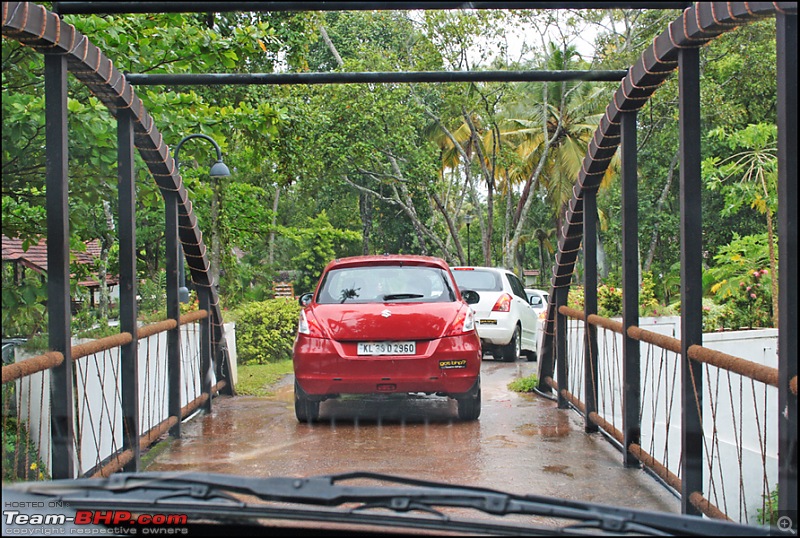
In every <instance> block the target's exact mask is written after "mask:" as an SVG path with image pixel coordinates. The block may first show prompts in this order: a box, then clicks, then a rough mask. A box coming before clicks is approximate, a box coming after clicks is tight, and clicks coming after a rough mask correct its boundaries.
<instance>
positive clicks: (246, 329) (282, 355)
mask: <svg viewBox="0 0 800 538" xmlns="http://www.w3.org/2000/svg"><path fill="white" fill-rule="evenodd" d="M299 316H300V305H299V304H298V303H297V301H293V300H291V299H284V298H281V299H270V300H268V301H261V302H256V303H250V304H247V305H244V306H242V307H240V308H238V309H237V310H236V313H235V314H234V317H235V318H236V319H237V322H236V351H237V354H238V356H239V359H240V362H241V363H242V364H267V363H271V362H278V361H281V360H286V359H291V358H292V346H293V345H294V337H295V334H296V333H297V321H298V318H299Z"/></svg>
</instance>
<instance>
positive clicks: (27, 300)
mask: <svg viewBox="0 0 800 538" xmlns="http://www.w3.org/2000/svg"><path fill="white" fill-rule="evenodd" d="M10 273H11V266H10V265H7V264H3V337H4V338H11V337H24V338H30V337H32V336H33V335H35V334H36V333H38V332H40V331H42V330H46V328H47V307H46V306H45V305H46V303H47V284H46V283H45V282H42V280H41V277H40V276H39V275H37V274H34V273H33V272H32V271H27V272H26V275H25V276H24V278H23V279H22V280H21V282H19V283H15V282H14V278H13V276H12V275H11V274H10Z"/></svg>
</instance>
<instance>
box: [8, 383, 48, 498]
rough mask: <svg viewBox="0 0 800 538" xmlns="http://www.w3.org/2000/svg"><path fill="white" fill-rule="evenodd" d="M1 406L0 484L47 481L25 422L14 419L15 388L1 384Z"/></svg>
mask: <svg viewBox="0 0 800 538" xmlns="http://www.w3.org/2000/svg"><path fill="white" fill-rule="evenodd" d="M2 390H3V394H2V398H3V401H2V405H3V419H2V427H3V436H2V437H3V439H2V442H3V445H2V451H3V454H2V458H3V482H17V481H32V480H49V479H50V476H49V473H48V471H47V468H46V467H45V465H44V463H42V459H41V457H40V456H39V450H38V449H37V448H36V443H35V442H34V441H33V439H31V436H30V432H29V431H28V428H27V426H26V425H25V423H24V422H22V421H20V420H19V418H18V417H17V416H16V403H17V402H16V398H17V394H16V384H14V383H4V384H3V389H2Z"/></svg>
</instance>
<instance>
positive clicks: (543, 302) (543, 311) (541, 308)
mask: <svg viewBox="0 0 800 538" xmlns="http://www.w3.org/2000/svg"><path fill="white" fill-rule="evenodd" d="M525 293H526V294H527V295H528V302H529V303H530V304H531V306H532V307H533V309H534V310H536V314H537V315H538V316H539V321H543V320H544V318H545V317H547V301H549V300H550V293H549V292H546V291H544V290H537V289H534V288H525Z"/></svg>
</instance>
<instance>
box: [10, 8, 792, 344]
mask: <svg viewBox="0 0 800 538" xmlns="http://www.w3.org/2000/svg"><path fill="white" fill-rule="evenodd" d="M45 5H48V7H50V6H49V4H45ZM677 16H678V12H676V11H671V10H630V11H623V10H613V11H593V10H587V11H568V10H552V11H529V12H520V11H503V12H500V11H497V12H495V11H489V10H478V11H468V10H464V11H462V10H454V11H430V12H421V11H414V12H402V11H391V12H388V11H383V12H366V11H364V12H361V11H359V12H324V13H312V12H290V13H225V14H215V15H207V14H158V13H153V14H141V15H135V14H126V15H113V16H111V15H102V16H101V15H75V16H66V17H65V20H66V21H68V22H69V23H71V24H74V25H75V26H76V28H77V29H78V30H79V31H81V32H83V33H85V34H86V35H87V36H88V37H89V38H90V39H91V40H92V42H94V43H95V44H97V45H98V46H99V47H100V48H101V49H102V50H103V51H104V52H105V53H106V54H107V55H108V56H109V57H110V58H112V59H113V60H114V63H115V65H116V66H117V67H118V68H119V69H120V70H122V71H125V72H132V73H203V72H212V73H213V72H276V71H285V72H327V71H344V72H356V71H400V70H408V71H436V70H476V69H511V70H515V69H589V68H597V69H620V68H626V67H628V66H629V65H631V64H632V63H633V62H634V61H635V60H636V59H637V58H638V56H639V54H640V53H641V52H642V50H643V49H644V48H645V47H646V46H647V45H649V43H650V42H651V41H652V39H653V36H654V35H656V34H657V33H660V32H661V31H662V30H663V29H664V28H665V26H666V24H667V22H669V21H671V20H673V19H675V18H676V17H677ZM519 28H525V35H526V37H527V41H526V46H523V47H522V48H521V49H519V50H518V49H516V48H514V47H509V43H513V42H515V41H514V39H513V38H512V35H513V34H514V32H515V31H516V30H517V29H519ZM587 36H591V38H592V42H591V43H588V42H586V37H587ZM2 47H3V59H2V61H3V74H2V94H3V98H2V110H3V141H2V142H3V144H2V146H3V147H2V181H3V191H2V195H3V198H2V204H3V209H2V211H3V234H4V235H6V236H9V237H21V238H23V239H24V240H33V239H34V238H36V237H38V236H41V235H43V234H44V233H45V219H44V217H43V216H44V212H45V210H44V174H43V171H44V164H45V163H44V123H45V118H44V95H43V76H42V72H43V67H42V66H43V62H42V57H41V55H40V54H38V53H36V52H34V51H32V50H30V49H29V48H26V47H24V46H21V45H20V44H19V43H17V42H16V41H13V40H8V39H3V44H2ZM701 56H702V76H703V82H702V86H701V88H702V95H701V98H702V100H703V108H702V111H703V114H704V117H703V118H702V125H703V154H704V156H705V158H706V160H705V162H704V168H703V171H704V181H705V189H704V192H703V215H704V223H705V224H704V244H703V248H704V250H705V251H706V252H707V256H706V257H705V260H704V261H705V264H706V268H707V271H706V272H705V277H706V280H707V282H704V284H705V290H706V293H707V296H708V301H709V311H711V308H712V306H714V307H715V308H716V307H720V308H723V307H724V308H726V309H729V310H730V312H729V313H727V314H725V315H726V316H728V317H727V318H724V319H723V320H722V321H720V322H719V326H726V327H738V326H765V325H772V324H773V323H774V320H775V319H776V318H775V316H776V315H777V308H776V301H777V293H776V286H777V278H775V275H776V271H777V269H778V262H777V260H778V248H777V239H776V235H775V234H776V232H775V226H774V224H773V219H774V215H775V214H776V212H777V211H778V201H777V197H776V188H775V179H776V158H775V139H776V133H775V114H776V98H775V67H774V66H775V29H774V22H773V21H771V20H765V21H762V22H759V23H756V24H752V25H749V26H746V27H742V28H739V29H737V30H735V31H733V32H730V33H728V34H726V35H723V36H722V37H720V38H719V39H716V40H715V41H713V42H712V43H711V44H710V45H709V46H707V47H704V48H702V49H701ZM69 84H70V86H69V111H70V116H69V144H70V145H69V150H70V155H69V163H70V181H71V185H70V194H71V195H70V233H71V236H72V239H73V240H72V244H73V247H74V248H76V249H79V248H81V245H82V244H83V243H84V242H85V241H87V240H90V239H97V240H99V241H100V242H101V244H102V247H103V250H102V252H103V256H102V259H101V262H100V266H101V267H99V268H100V269H103V270H107V271H108V272H109V273H111V274H113V273H114V272H115V271H116V268H115V264H116V252H117V250H116V248H117V247H116V240H115V231H114V230H115V223H114V217H113V216H114V215H116V211H115V205H116V192H115V191H116V188H115V183H116V127H115V122H114V120H113V118H112V117H111V115H110V114H109V112H108V111H107V110H106V109H105V108H104V107H103V106H102V105H101V104H100V103H99V102H98V100H97V99H96V98H95V97H93V96H92V95H91V93H90V91H89V90H88V89H87V88H86V87H84V86H82V85H81V84H79V83H78V82H77V81H75V80H74V79H72V78H70V81H69ZM615 88H616V84H611V83H588V82H584V83H563V84H562V83H548V84H542V83H538V84H537V83H515V84H511V83H508V84H505V83H503V84H501V83H475V84H460V83H453V84H405V85H402V84H374V85H356V84H352V85H344V84H340V85H286V86H256V85H251V86H201V87H167V88H161V87H140V88H138V93H139V96H140V97H141V98H142V99H143V100H144V103H145V106H146V107H147V109H148V110H149V111H150V113H151V114H152V115H153V117H154V118H155V119H156V122H157V125H158V128H159V130H160V131H161V132H162V133H163V135H164V137H165V139H166V140H167V142H168V143H169V144H170V145H171V146H172V147H174V146H175V145H176V144H177V143H178V141H179V140H181V139H182V138H183V137H184V136H186V135H188V134H192V133H204V134H207V135H210V136H212V137H213V138H214V139H215V140H216V141H217V142H218V143H219V144H220V146H221V147H222V150H223V153H224V157H225V161H226V163H227V164H228V165H229V166H230V168H231V170H232V172H233V174H232V176H231V177H228V178H224V179H223V180H219V181H211V180H210V179H209V178H208V167H209V165H210V164H211V162H212V156H213V148H211V147H210V146H209V145H208V144H207V143H206V142H203V141H192V142H190V143H188V144H186V145H185V146H184V147H182V148H181V154H180V156H181V171H182V174H183V176H184V182H185V184H186V185H187V188H188V189H189V191H190V195H191V198H192V200H193V203H194V208H195V212H196V214H197V216H198V220H199V222H200V225H201V227H202V228H203V233H204V237H206V238H207V241H209V239H208V238H212V237H214V238H218V241H216V243H218V245H219V247H218V248H217V247H216V246H213V245H211V244H210V241H209V255H210V258H211V267H212V273H213V274H214V275H216V276H217V278H218V281H219V284H220V296H221V300H222V302H223V306H224V307H226V308H233V307H236V306H239V305H246V304H247V303H250V302H253V301H262V300H264V299H267V298H269V297H270V296H271V289H272V282H273V281H274V280H276V279H279V278H280V279H283V278H285V277H283V276H279V275H286V274H289V275H292V276H291V278H293V279H294V284H295V289H296V290H297V291H298V292H300V291H308V290H310V288H311V286H312V285H313V282H314V280H315V278H316V276H317V275H318V274H319V271H320V269H321V268H322V267H323V266H324V264H325V263H327V262H328V261H329V260H330V259H331V258H333V257H339V256H345V255H352V254H360V253H383V252H405V253H422V254H431V255H436V256H441V257H443V258H445V259H446V260H448V261H449V262H451V263H459V264H466V262H467V252H468V250H469V249H471V252H472V255H471V258H472V262H473V263H480V264H487V265H505V266H507V267H510V268H513V269H514V270H516V271H517V272H520V273H521V270H522V269H523V268H524V269H540V270H541V274H542V275H549V274H550V269H549V267H550V266H551V265H552V261H553V249H554V248H555V246H556V245H557V240H558V237H557V230H559V229H560V226H559V223H560V222H561V219H562V216H563V212H564V209H565V204H566V202H567V201H568V200H569V197H570V196H571V192H572V182H573V180H574V178H575V176H576V172H577V170H578V169H579V167H580V162H581V159H582V157H583V154H584V151H585V148H586V144H587V141H588V139H589V137H590V136H591V135H592V134H593V132H594V128H595V126H596V124H597V120H598V118H599V115H600V114H601V113H602V112H603V110H604V109H605V107H606V105H607V104H608V102H609V99H610V98H611V94H612V92H613V90H614V89H615ZM677 113H678V112H677V91H676V79H675V78H672V79H670V80H669V81H668V82H667V83H666V84H664V85H663V86H662V87H661V88H660V89H659V91H658V92H656V94H655V97H654V98H653V99H652V100H651V101H650V102H648V103H647V104H646V105H645V107H644V108H643V109H642V110H641V111H640V113H639V123H640V125H639V132H640V134H639V145H640V148H639V150H640V154H639V167H640V170H639V177H640V198H641V205H640V207H641V210H640V218H641V223H640V251H641V257H640V260H641V268H642V274H644V275H651V277H648V278H646V279H645V282H647V283H648V284H647V285H648V287H647V289H648V290H649V292H650V295H649V296H648V297H647V298H646V300H647V304H646V305H644V306H645V307H646V308H649V309H650V310H651V311H658V310H659V307H663V308H666V307H667V306H669V305H674V303H675V302H676V301H677V299H678V298H679V290H680V282H679V271H678V268H679V259H680V258H679V255H680V253H679V245H680V242H679V240H678V217H679V211H678V199H677V194H678V186H677V183H678V180H677V178H678V170H677V167H676V163H677V152H678V136H677V127H678V122H677ZM88 126H91V128H87V127H88ZM136 164H137V174H138V181H137V242H138V251H137V257H138V263H139V274H140V276H141V278H142V279H143V281H144V282H147V283H158V282H161V281H162V280H163V276H162V274H163V269H164V252H163V234H164V226H163V203H162V199H161V195H160V193H159V192H158V189H157V188H156V187H155V183H154V182H153V180H152V178H150V177H149V175H148V173H147V170H146V168H145V166H144V164H143V163H142V162H141V161H140V160H139V157H138V156H137V163H136ZM213 197H217V198H218V199H219V202H220V205H219V207H220V211H219V215H218V216H217V217H216V218H212V214H211V211H210V208H211V206H212V204H211V200H212V198H213ZM103 200H105V201H107V202H102V201H103ZM599 209H600V212H601V226H600V232H599V236H600V246H601V248H600V252H599V256H600V257H601V262H602V263H601V277H602V279H603V282H604V284H605V289H606V290H618V289H619V283H620V276H619V275H620V261H621V260H620V258H621V246H620V225H621V219H620V216H619V215H620V193H619V181H618V172H617V169H616V167H615V166H612V167H611V168H610V170H609V174H608V176H607V178H606V180H605V182H604V186H603V188H602V190H601V194H600V196H599ZM468 215H469V216H471V217H472V218H474V220H473V223H472V225H471V227H467V226H466V220H465V217H467V216H468ZM468 230H470V234H471V236H470V237H468V236H467V232H468ZM4 265H5V264H4ZM9 271H10V269H9V268H8V267H4V273H3V334H4V336H31V335H33V334H34V333H36V332H37V331H40V330H41V329H42V328H43V327H44V323H43V320H44V316H45V315H46V309H45V306H44V299H45V292H44V289H43V288H42V286H43V284H42V281H41V280H40V279H39V278H36V277H35V276H33V275H30V274H29V275H28V276H27V278H25V279H23V280H22V281H21V282H17V283H15V282H14V279H13V278H11V275H10V272H9ZM79 276H81V275H80V273H78V272H77V268H76V279H77V278H78V277H79ZM580 276H581V270H580V264H579V267H578V270H577V274H576V278H577V280H576V283H578V282H579V281H580ZM539 286H540V287H546V286H549V283H548V282H546V281H542V282H540V283H539ZM144 288H146V289H145V290H144V291H147V300H151V299H152V303H153V305H154V308H156V309H158V308H159V305H158V303H159V301H158V300H157V299H158V297H157V293H156V296H153V294H152V293H151V292H152V290H151V289H150V288H147V286H144ZM78 292H79V290H77V289H76V293H78ZM604 293H605V292H604ZM143 295H144V294H143ZM143 299H145V298H144V297H143ZM614 299H615V296H614V294H613V293H611V292H610V291H609V294H608V296H607V297H606V296H605V295H604V298H603V305H604V307H606V306H609V305H613V304H614V303H615V300H614ZM107 308H108V307H107V305H106V304H105V302H104V301H101V304H100V305H99V309H98V311H97V315H98V316H99V317H100V318H105V317H107V316H108V315H109V311H108V310H107ZM607 313H608V314H612V315H613V314H615V312H614V311H613V308H610V307H609V308H607Z"/></svg>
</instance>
